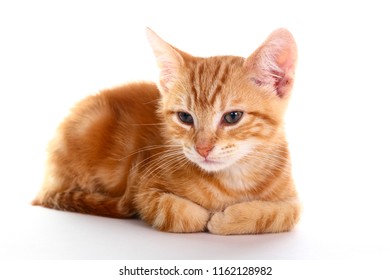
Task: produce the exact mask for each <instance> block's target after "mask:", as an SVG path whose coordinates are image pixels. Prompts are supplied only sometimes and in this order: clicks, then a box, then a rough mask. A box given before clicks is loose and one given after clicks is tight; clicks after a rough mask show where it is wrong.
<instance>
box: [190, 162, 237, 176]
mask: <svg viewBox="0 0 390 280" xmlns="http://www.w3.org/2000/svg"><path fill="white" fill-rule="evenodd" d="M195 164H196V165H197V166H198V167H199V168H200V169H202V170H203V171H206V172H209V173H216V172H219V171H222V170H225V169H227V168H229V167H230V166H231V164H230V163H227V162H217V161H210V160H203V161H198V162H195Z"/></svg>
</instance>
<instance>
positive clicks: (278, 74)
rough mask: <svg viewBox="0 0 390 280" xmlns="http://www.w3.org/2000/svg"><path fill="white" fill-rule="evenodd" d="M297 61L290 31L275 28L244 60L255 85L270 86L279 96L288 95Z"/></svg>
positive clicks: (295, 47)
mask: <svg viewBox="0 0 390 280" xmlns="http://www.w3.org/2000/svg"><path fill="white" fill-rule="evenodd" d="M296 63H297V46H296V44H295V41H294V38H293V36H292V35H291V33H290V32H289V31H288V30H286V29H283V28H281V29H277V30H275V31H274V32H272V33H271V35H270V36H269V37H268V38H267V40H266V41H265V42H264V43H263V44H262V45H261V46H260V48H258V49H257V50H256V51H255V52H254V53H253V54H252V55H251V56H249V57H248V58H247V59H246V61H245V68H246V69H247V71H248V73H249V75H250V76H251V77H250V79H251V80H252V82H254V83H255V84H257V85H260V86H270V87H272V88H273V90H274V92H275V93H276V95H277V96H279V97H280V98H284V97H286V96H288V94H289V92H290V90H291V88H292V85H293V82H294V74H295V66H296Z"/></svg>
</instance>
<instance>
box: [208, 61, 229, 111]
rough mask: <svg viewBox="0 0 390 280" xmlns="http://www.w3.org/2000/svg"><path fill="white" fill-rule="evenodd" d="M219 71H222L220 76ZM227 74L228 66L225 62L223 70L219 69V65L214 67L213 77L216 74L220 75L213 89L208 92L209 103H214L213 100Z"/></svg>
mask: <svg viewBox="0 0 390 280" xmlns="http://www.w3.org/2000/svg"><path fill="white" fill-rule="evenodd" d="M221 65H222V63H221V64H220V65H219V66H221ZM221 72H222V76H221V74H220V73H221ZM228 74H229V66H228V65H226V64H225V67H224V69H223V70H221V67H218V68H217V69H216V71H215V73H214V76H213V77H217V76H220V77H219V81H218V84H217V86H216V87H215V88H214V91H213V92H210V103H211V104H214V103H215V100H216V99H217V96H218V94H219V93H220V91H221V88H222V86H223V85H224V84H225V82H226V78H227V76H228ZM214 79H215V78H214ZM214 79H213V82H214Z"/></svg>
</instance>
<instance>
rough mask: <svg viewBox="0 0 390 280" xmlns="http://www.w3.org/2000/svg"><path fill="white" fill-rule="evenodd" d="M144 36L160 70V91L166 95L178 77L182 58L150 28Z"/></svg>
mask: <svg viewBox="0 0 390 280" xmlns="http://www.w3.org/2000/svg"><path fill="white" fill-rule="evenodd" d="M146 36H147V38H148V40H149V43H150V46H151V47H152V49H153V52H154V55H155V56H156V60H157V64H158V67H159V68H160V84H159V87H160V90H161V91H162V92H163V93H166V92H168V91H169V88H170V87H171V86H172V84H173V83H174V81H175V80H176V79H177V77H178V73H179V70H180V68H181V66H182V65H183V64H184V60H183V57H182V56H181V54H180V53H179V51H178V50H177V49H175V48H174V47H172V46H171V45H170V44H168V43H167V42H165V41H164V40H163V39H161V38H160V37H159V36H158V35H157V34H156V33H155V32H154V31H153V30H151V29H150V28H147V29H146Z"/></svg>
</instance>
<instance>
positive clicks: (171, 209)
mask: <svg viewBox="0 0 390 280" xmlns="http://www.w3.org/2000/svg"><path fill="white" fill-rule="evenodd" d="M209 219H210V212H209V211H208V210H206V209H205V208H203V207H201V206H200V205H198V204H196V203H193V202H192V201H189V200H187V199H183V198H181V197H178V196H176V195H173V194H164V195H162V196H161V198H160V203H159V211H158V213H157V215H156V217H155V219H154V222H153V226H154V227H155V228H157V229H159V230H161V231H167V232H176V233H190V232H202V231H205V230H206V226H207V222H208V221H209Z"/></svg>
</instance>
